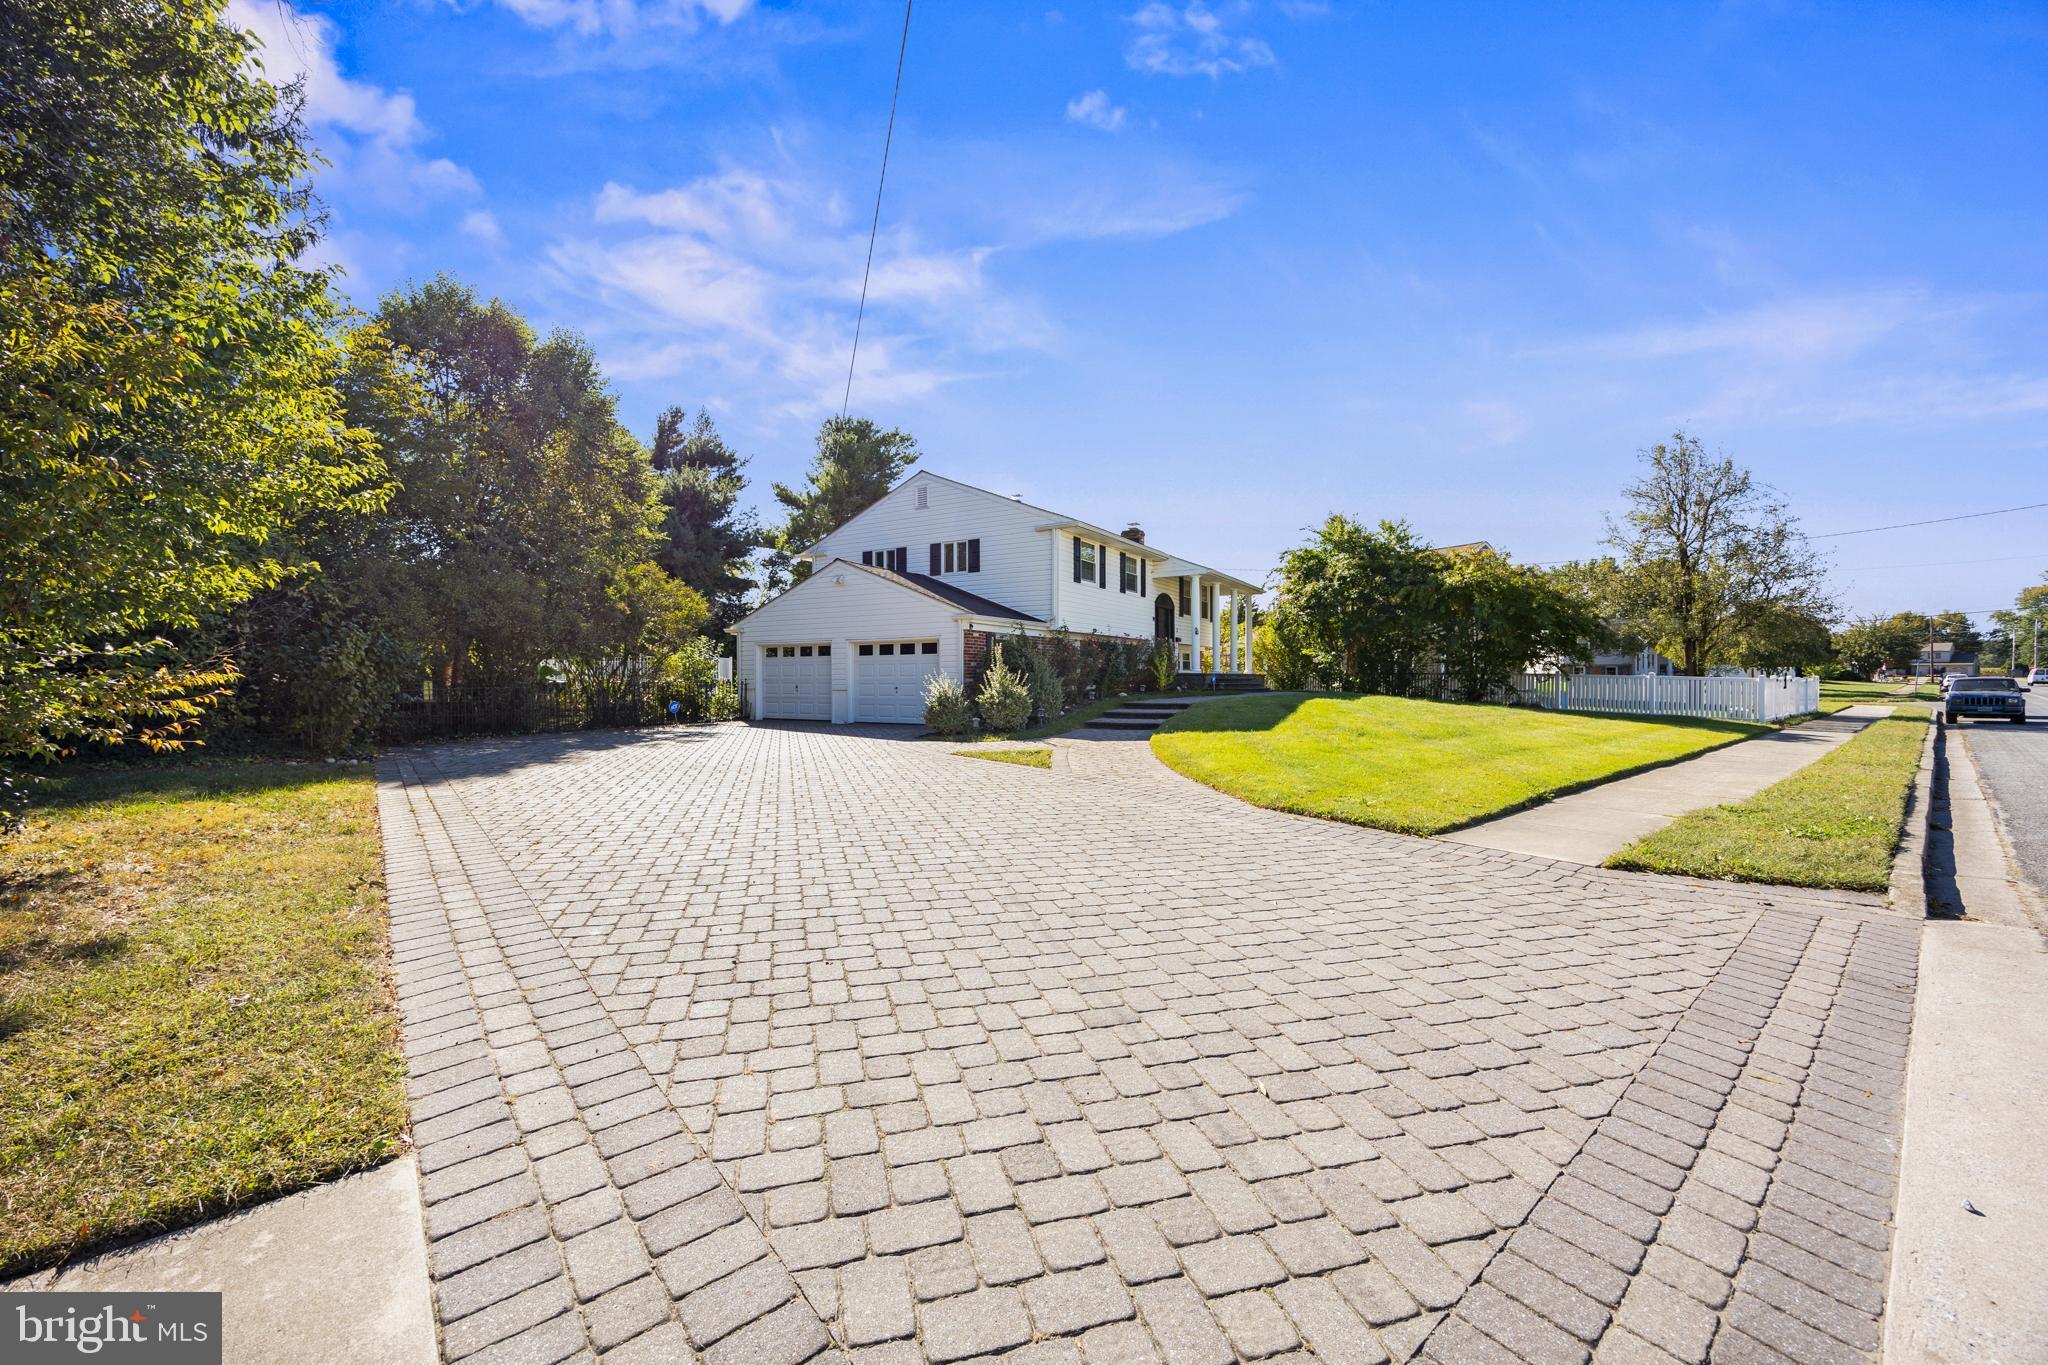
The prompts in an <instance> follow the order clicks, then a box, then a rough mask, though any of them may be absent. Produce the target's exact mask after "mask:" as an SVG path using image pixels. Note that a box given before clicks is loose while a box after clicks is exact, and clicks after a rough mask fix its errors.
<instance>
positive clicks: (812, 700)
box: [761, 645, 832, 720]
mask: <svg viewBox="0 0 2048 1365" xmlns="http://www.w3.org/2000/svg"><path fill="white" fill-rule="evenodd" d="M761 714H762V715H763V716H764V717H766V718H767V719H769V720H830V719H832V646H830V645H769V646H768V647H767V648H766V649H764V650H762V651H761Z"/></svg>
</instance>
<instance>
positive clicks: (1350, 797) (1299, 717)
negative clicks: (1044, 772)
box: [1152, 693, 1770, 834]
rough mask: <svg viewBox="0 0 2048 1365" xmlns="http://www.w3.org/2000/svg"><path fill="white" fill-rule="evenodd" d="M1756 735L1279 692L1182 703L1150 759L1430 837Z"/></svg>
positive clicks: (1236, 789)
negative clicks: (1183, 708)
mask: <svg viewBox="0 0 2048 1365" xmlns="http://www.w3.org/2000/svg"><path fill="white" fill-rule="evenodd" d="M1768 728H1770V727H1768V726H1763V725H1745V724H1740V723H1738V722H1735V721H1715V720H1631V719H1623V718H1620V717H1607V716H1589V715H1578V714H1564V713H1559V712H1555V711H1538V710H1535V709H1534V708H1525V707H1506V706H1467V705H1456V704H1452V703H1447V702H1433V701H1411V700H1408V699H1406V698H1401V697H1355V696H1329V695H1315V696H1304V695H1301V694H1285V693H1282V694H1276V695H1270V696H1251V697H1231V698H1226V699H1222V700H1218V701H1210V702H1204V703H1202V704H1201V705H1200V706H1191V707H1189V708H1188V709H1187V710H1186V711H1184V712H1182V713H1181V714H1180V715H1179V716H1177V717H1175V718H1174V719H1173V720H1171V721H1169V722H1167V724H1166V725H1165V726H1164V727H1162V728H1161V729H1160V730H1159V732H1158V733H1156V734H1155V735H1154V736H1153V737H1152V750H1153V752H1154V753H1156V754H1158V755H1159V757H1160V759H1161V760H1162V761H1163V762H1165V763H1166V764H1167V765H1168V766H1169V767H1171V768H1173V769H1174V770H1176V771H1177V772H1180V773H1183V774H1185V775H1187V776H1188V777H1192V778H1194V779H1195V780H1196V781H1197V782H1203V783H1207V784H1208V785H1209V786H1212V787H1215V788H1216V789H1218V790H1219V791H1224V792H1228V793H1229V794H1230V795H1232V796H1236V797H1240V798H1242V799H1244V800H1246V801H1249V802H1251V803H1252V804H1253V805H1257V806H1267V807H1270V808H1272V809H1274V810H1285V811H1295V812H1298V813H1300V814H1304V815H1320V816H1323V817H1325V818H1327V819H1332V820H1345V821H1349V822H1351V823H1353V824H1360V825H1372V826H1375V827H1377V828H1380V829H1392V830H1400V831H1403V832H1404V833H1409V834H1440V833H1442V832H1443V831H1445V830H1448V829H1455V828H1457V827H1458V826H1460V825H1467V824H1471V823H1472V822H1473V821H1475V820H1482V819H1485V818H1486V817H1488V816H1492V815H1499V814H1501V813H1503V812H1505V811H1511V810H1515V809H1517V808H1518V807H1522V806H1527V805H1531V804H1533V803H1535V802H1537V801H1541V800H1545V799H1547V798H1549V797H1553V796H1557V795H1560V794H1562V793H1564V792H1568V791H1572V790H1574V789H1576V788H1579V787H1584V786H1589V785H1591V784H1593V783H1596V782H1604V781H1606V780H1607V779H1608V778H1612V777H1619V776H1621V775H1623V774H1625V773H1631V772H1637V771H1640V770H1641V769H1644V768H1651V767H1655V766H1657V765H1658V764H1661V763H1668V762H1671V761H1672V760H1674V759H1680V758H1687V757H1690V756H1691V755H1693V754H1697V753H1700V752H1703V751H1704V750H1707V749H1713V748H1717V747H1719V746H1721V745H1723V744H1730V743H1733V742H1734V741H1736V740H1739V739H1745V738H1747V737H1748V736H1750V735H1755V734H1761V733H1763V732H1764V731H1765V730H1766V729H1768Z"/></svg>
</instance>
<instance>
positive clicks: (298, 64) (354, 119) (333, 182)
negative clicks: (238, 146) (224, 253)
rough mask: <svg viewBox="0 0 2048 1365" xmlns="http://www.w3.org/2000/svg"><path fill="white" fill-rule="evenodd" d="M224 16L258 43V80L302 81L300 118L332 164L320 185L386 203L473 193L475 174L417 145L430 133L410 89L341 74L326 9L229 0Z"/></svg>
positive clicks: (284, 82) (255, 0) (333, 35)
mask: <svg viewBox="0 0 2048 1365" xmlns="http://www.w3.org/2000/svg"><path fill="white" fill-rule="evenodd" d="M227 19H228V22H229V23H231V24H234V25H235V26H236V27H238V28H243V29H247V30H249V31H250V32H251V33H253V34H255V35H256V37H257V39H258V40H259V41H260V42H261V43H262V46H261V48H259V49H258V50H257V52H256V54H255V60H256V62H257V63H258V64H259V65H260V66H261V67H262V69H263V74H264V78H265V79H267V80H269V81H271V82H272V83H273V84H276V85H286V84H290V83H291V82H293V81H298V82H301V83H302V85H303V88H304V90H305V98H306V120H307V122H308V123H310V124H311V125H312V126H313V128H314V129H315V131H316V132H318V133H319V134H320V135H321V137H320V147H321V150H322V151H323V152H324V153H326V155H327V158H328V160H329V161H330V162H331V163H332V169H331V171H330V172H329V173H328V175H327V176H326V177H325V178H324V180H323V187H325V188H328V189H330V190H334V189H341V190H346V191H355V192H360V193H365V194H367V195H369V196H371V197H374V198H377V199H379V200H381V201H383V202H385V203H387V204H391V205H397V206H404V205H409V204H410V205H416V204H418V203H419V202H421V201H422V200H423V199H431V198H438V197H442V196H446V195H460V194H474V193H476V192H477V190H478V185H477V182H476V177H475V176H474V175H472V174H470V172H469V171H468V170H466V169H464V168H463V167H461V166H458V165H456V164H455V163H454V162H453V161H450V160H448V159H447V158H446V157H430V156H426V155H424V154H423V153H421V152H420V151H419V144H420V143H421V142H423V141H425V140H426V139H427V138H428V136H429V134H428V131H427V128H426V125H425V124H423V123H422V122H421V121H420V117H419V111H418V109H417V108H416V107H415V105H414V103H413V97H412V95H411V94H410V93H409V92H407V91H403V90H386V89H384V88H383V87H382V86H378V85H373V84H371V83H369V82H367V81H358V80H352V79H350V78H349V77H347V76H345V75H343V74H342V71H341V65H340V63H339V62H338V61H337V60H336V58H335V27H334V23H333V21H332V20H330V19H328V18H327V17H326V16H325V15H320V14H305V13H301V12H300V11H298V10H296V9H293V8H292V7H291V6H290V5H287V4H282V3H275V2H274V0H273V2H272V3H263V2H262V0H228V5H227Z"/></svg>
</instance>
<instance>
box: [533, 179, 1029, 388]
mask: <svg viewBox="0 0 2048 1365" xmlns="http://www.w3.org/2000/svg"><path fill="white" fill-rule="evenodd" d="M866 227H867V225H866V223H865V222H859V221H854V220H853V219H852V218H851V217H850V216H849V215H848V214H847V213H846V211H845V208H844V205H843V204H842V203H841V202H840V200H839V198H838V196H837V195H836V194H835V193H833V192H831V191H830V190H829V189H825V188H821V187H820V185H819V182H818V181H817V180H816V179H815V178H813V177H811V176H808V175H805V174H801V173H798V172H796V171H794V170H786V171H779V172H774V173H771V172H767V171H762V170H758V169H754V168H751V167H742V166H733V165H728V166H726V167H724V168H722V169H720V170H719V171H717V172H716V173H714V174H711V175H706V176H703V177H700V178H698V179H696V180H693V181H690V182H689V183H687V184H683V185H678V186H673V187H670V188H667V189H661V190H640V189H637V188H635V187H633V186H630V185H624V184H619V183H616V182H613V183H608V184H606V185H605V186H604V187H603V188H602V189H601V190H599V191H598V193H597V194H596V195H595V196H594V197H593V199H592V200H591V207H590V219H589V225H588V229H587V230H586V231H581V232H578V233H575V234H572V235H569V236H566V237H564V238H562V239H560V240H557V241H556V242H554V243H553V244H552V245H551V246H550V247H549V249H548V263H549V266H550V268H551V270H552V271H553V273H554V276H555V277H556V279H557V280H558V282H560V283H561V284H562V285H564V286H565V287H566V288H568V289H570V290H571V291H572V292H575V293H579V294H582V295H584V296H586V297H587V298H589V299H592V300H594V301H595V302H596V303H598V304H600V305H602V312H600V313H598V314H597V315H596V316H594V318H593V320H592V323H591V330H592V332H593V333H594V334H595V335H596V336H597V338H598V341H599V344H600V347H601V349H602V351H603V352H604V355H605V363H606V365H607V367H608V368H610V369H612V370H613V371H614V372H615V373H617V374H618V375H619V376H620V377H622V378H626V379H653V378H661V377H665V376H668V375H673V374H679V373H683V372H685V371H696V372H698V374H699V375H703V374H713V373H715V374H717V375H719V376H720V377H721V379H722V380H723V381H725V382H727V383H730V384H736V385H743V386H746V387H750V388H752V389H754V390H756V391H757V392H762V393H764V394H765V396H766V402H767V404H768V405H770V406H780V407H781V409H782V410H784V411H786V412H799V411H800V412H804V413H815V411H816V410H817V408H818V406H819V405H820V404H821V403H829V404H831V405H836V404H837V402H838V400H839V393H840V390H841V387H842V386H843V385H844V383H845V379H846V368H845V367H846V352H847V347H848V346H849V345H850V344H851V341H852V333H853V312H854V307H855V305H856V303H857V302H858V300H859V297H860V291H861V275H862V269H863V266H864V265H865V262H866V256H867V245H868V242H867V231H866ZM992 252H993V248H991V247H987V246H964V247H952V248H943V249H940V248H933V247H930V246H928V245H926V244H924V243H922V242H921V241H920V240H919V239H918V237H917V235H916V234H915V233H914V232H912V231H909V230H907V229H900V228H899V229H896V230H894V231H888V232H884V233H883V234H882V236H881V238H880V239H879V240H878V242H877V244H876V247H875V257H874V268H873V271H872V274H871V275H870V277H869V280H868V290H867V322H866V325H865V327H864V328H863V331H862V336H861V351H860V369H859V373H858V375H857V377H856V391H857V394H858V396H859V397H860V398H861V399H862V400H863V401H866V402H880V401H887V400H890V399H894V398H903V397H912V396H917V395H920V394H924V393H929V392H931V391H932V390H933V389H936V388H937V387H939V386H940V385H941V384H943V383H945V382H946V381H947V380H948V379H950V378H952V377H954V376H955V375H956V374H958V373H960V372H961V367H962V364H963V363H964V360H963V358H964V357H966V356H968V355H970V354H973V355H979V354H988V353H994V352H998V351H1002V350H1005V349H1010V348H1013V347H1016V346H1019V345H1034V344H1038V343H1039V342H1041V341H1042V340H1043V338H1044V335H1045V328H1044V326H1043V324H1042V323H1040V322H1039V321H1038V320H1037V319H1036V317H1035V315H1033V314H1032V312H1031V310H1030V309H1028V308H1025V307H1021V306H1019V305H1017V304H1015V303H1014V302H1012V301H1010V300H1007V299H1004V298H1001V297H1000V296H999V295H998V294H997V293H996V292H995V291H994V290H992V289H991V288H990V286H989V283H988V281H987V279H986V277H985V274H984V271H983V265H984V263H985V262H986V261H987V260H988V258H989V256H990V255H991V254H992Z"/></svg>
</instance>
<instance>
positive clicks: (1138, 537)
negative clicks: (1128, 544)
mask: <svg viewBox="0 0 2048 1365" xmlns="http://www.w3.org/2000/svg"><path fill="white" fill-rule="evenodd" d="M1124 539H1125V540H1135V541H1137V542H1138V543H1139V544H1140V545H1143V544H1144V543H1145V528H1144V527H1142V526H1140V525H1138V523H1136V522H1135V521H1134V522H1132V523H1131V524H1130V525H1129V526H1126V527H1124Z"/></svg>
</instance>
